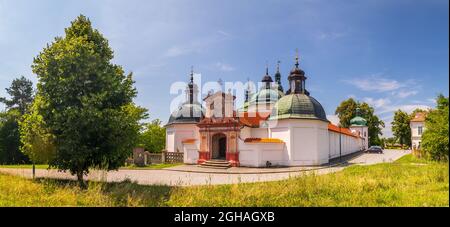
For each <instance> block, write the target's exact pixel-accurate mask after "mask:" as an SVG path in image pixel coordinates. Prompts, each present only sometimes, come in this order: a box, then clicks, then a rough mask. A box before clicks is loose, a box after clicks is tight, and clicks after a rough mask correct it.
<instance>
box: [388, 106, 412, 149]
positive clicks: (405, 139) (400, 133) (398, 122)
mask: <svg viewBox="0 0 450 227" xmlns="http://www.w3.org/2000/svg"><path fill="white" fill-rule="evenodd" d="M410 120H411V116H410V115H409V114H408V113H406V112H404V111H402V110H397V111H395V113H394V119H393V121H392V133H393V135H394V136H395V138H396V139H397V140H398V141H399V142H400V144H401V145H402V146H403V145H405V144H406V145H408V146H411V127H410V125H409V123H410Z"/></svg>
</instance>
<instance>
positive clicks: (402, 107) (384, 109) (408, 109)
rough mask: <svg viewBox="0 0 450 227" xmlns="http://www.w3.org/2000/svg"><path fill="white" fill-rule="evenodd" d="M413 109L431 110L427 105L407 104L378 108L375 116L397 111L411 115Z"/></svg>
mask: <svg viewBox="0 0 450 227" xmlns="http://www.w3.org/2000/svg"><path fill="white" fill-rule="evenodd" d="M415 109H423V110H427V109H431V106H428V105H416V104H409V105H388V106H384V107H382V108H380V110H379V111H376V112H377V114H386V113H389V112H392V113H393V112H395V111H397V110H402V111H404V112H407V113H412V112H413V111H414V110H415Z"/></svg>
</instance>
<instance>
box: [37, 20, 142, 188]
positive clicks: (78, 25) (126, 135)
mask: <svg viewBox="0 0 450 227" xmlns="http://www.w3.org/2000/svg"><path fill="white" fill-rule="evenodd" d="M112 59H113V51H112V50H111V48H110V47H109V45H108V41H107V39H105V38H104V37H103V35H102V34H100V32H99V31H98V30H96V29H93V28H92V25H91V22H90V20H89V19H88V18H86V17H85V16H83V15H80V16H79V17H78V18H77V19H75V20H74V21H73V22H72V23H71V26H70V27H68V28H66V29H65V36H64V37H57V38H55V40H54V41H53V42H52V43H51V44H50V45H47V47H46V48H44V49H43V51H42V52H41V53H40V54H39V55H38V56H37V57H36V58H35V59H34V63H33V65H32V69H33V72H34V73H35V74H36V75H37V76H38V84H37V87H38V93H39V95H40V96H41V97H42V99H43V101H44V103H45V105H43V106H42V107H41V108H39V114H40V115H41V116H42V120H43V121H44V122H45V125H46V127H47V128H48V130H49V132H50V133H51V134H52V135H53V136H54V145H55V148H56V150H55V153H56V155H55V158H54V159H53V160H52V161H51V162H50V165H51V166H54V167H57V168H58V169H60V170H69V171H70V172H71V173H72V174H74V175H76V176H77V179H78V181H79V182H80V185H81V186H85V184H84V181H83V176H84V175H86V174H88V173H89V169H90V168H98V169H104V170H115V169H118V168H119V167H120V166H121V165H123V164H124V162H125V159H126V158H127V157H129V156H130V155H131V151H132V148H133V146H134V145H135V144H136V143H137V140H138V135H139V130H140V128H141V125H140V124H139V121H140V120H141V119H142V118H143V117H144V116H145V112H146V110H145V109H143V108H140V107H137V106H136V105H135V104H134V103H133V98H134V97H135V96H136V90H135V88H134V87H133V83H134V82H133V80H132V75H131V74H128V75H125V73H124V70H123V69H122V67H121V66H119V65H115V64H113V63H112V62H111V61H112Z"/></svg>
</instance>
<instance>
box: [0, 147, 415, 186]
mask: <svg viewBox="0 0 450 227" xmlns="http://www.w3.org/2000/svg"><path fill="white" fill-rule="evenodd" d="M409 153H410V151H403V150H385V152H384V154H362V155H359V156H357V157H354V158H352V159H350V160H348V162H347V163H346V164H344V165H339V166H332V167H328V166H323V167H319V168H318V167H289V168H270V169H257V168H230V169H229V170H215V169H204V168H200V167H197V166H179V167H172V168H168V169H161V170H124V169H121V170H119V171H111V172H108V173H106V172H105V171H93V172H91V173H90V174H89V176H88V179H89V180H106V181H108V182H120V181H123V180H125V179H130V180H132V181H135V182H137V183H139V184H145V185H172V186H192V185H209V184H235V183H249V182H263V181H276V180H283V179H288V178H290V177H295V176H299V175H302V174H308V173H313V172H314V173H315V174H318V175H321V174H328V173H333V172H337V171H340V170H342V169H344V168H345V167H346V166H349V165H355V164H356V165H372V164H376V163H383V162H393V161H395V160H397V159H399V158H401V157H402V156H404V155H406V154H409ZM269 170H270V171H269ZM227 171H228V172H227ZM0 172H1V173H7V174H13V175H19V176H23V177H27V178H31V177H32V172H31V169H7V168H4V169H2V168H0ZM36 177H39V178H41V177H45V178H58V179H75V177H73V176H71V175H70V174H69V173H63V172H58V171H57V170H45V169H36Z"/></svg>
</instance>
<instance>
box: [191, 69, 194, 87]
mask: <svg viewBox="0 0 450 227" xmlns="http://www.w3.org/2000/svg"><path fill="white" fill-rule="evenodd" d="M192 83H194V66H193V65H192V66H191V84H192Z"/></svg>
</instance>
